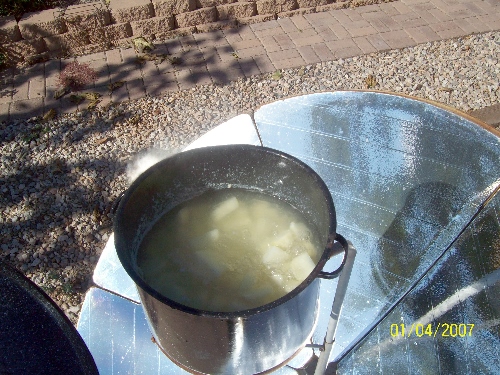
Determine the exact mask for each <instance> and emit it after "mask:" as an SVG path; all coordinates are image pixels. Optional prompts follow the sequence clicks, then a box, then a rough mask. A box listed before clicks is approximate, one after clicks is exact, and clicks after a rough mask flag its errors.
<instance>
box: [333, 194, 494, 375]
mask: <svg viewBox="0 0 500 375" xmlns="http://www.w3.org/2000/svg"><path fill="white" fill-rule="evenodd" d="M499 219H500V194H497V196H496V197H495V198H494V200H493V201H492V202H490V204H489V205H488V206H487V207H486V209H484V210H483V211H482V212H481V214H480V215H479V216H478V217H477V218H476V219H475V220H474V221H473V222H472V224H471V225H470V226H469V227H468V228H467V229H466V230H465V232H464V233H463V234H462V235H461V236H460V237H459V238H458V239H457V240H456V241H455V242H454V243H453V244H452V246H451V247H450V248H449V249H448V250H447V251H446V253H445V254H444V256H443V257H442V258H441V259H440V260H439V261H438V262H437V263H436V265H435V266H433V267H432V268H431V270H430V271H429V273H428V274H426V275H425V277H424V278H423V279H422V280H421V281H420V282H419V283H418V284H417V285H416V287H415V288H414V289H413V290H412V291H411V292H410V293H409V294H408V295H407V296H406V297H405V298H404V299H403V300H402V301H401V303H399V304H398V305H397V306H396V308H395V309H394V310H393V311H391V312H390V313H389V315H388V316H387V317H386V318H385V319H384V320H382V322H381V323H380V324H379V325H378V326H377V327H376V328H375V329H374V330H373V331H372V332H370V333H369V334H368V336H367V337H366V338H365V339H364V340H363V341H362V342H361V343H360V344H359V345H358V346H357V347H356V348H355V349H354V350H353V351H351V352H350V353H349V354H348V355H347V356H346V357H345V358H343V359H342V360H341V361H340V363H339V368H338V374H339V375H344V374H379V373H380V374H382V373H384V374H390V373H394V374H450V375H451V374H453V375H455V374H498V373H499V372H500V356H499V355H498V353H499V348H500V298H499V296H500V237H499V233H500V220H499Z"/></svg>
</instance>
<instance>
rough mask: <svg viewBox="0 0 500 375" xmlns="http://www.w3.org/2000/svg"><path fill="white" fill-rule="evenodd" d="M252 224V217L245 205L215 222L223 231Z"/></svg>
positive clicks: (239, 228) (238, 228)
mask: <svg viewBox="0 0 500 375" xmlns="http://www.w3.org/2000/svg"><path fill="white" fill-rule="evenodd" d="M251 224H252V219H251V217H250V215H249V213H248V210H247V209H246V208H245V207H241V205H240V207H238V208H237V209H235V210H233V211H232V212H230V213H229V214H227V215H226V216H225V217H224V218H222V219H220V220H218V222H217V223H216V224H215V226H216V227H217V229H219V230H220V231H221V232H230V231H234V230H241V229H244V228H248V227H249V226H250V225H251Z"/></svg>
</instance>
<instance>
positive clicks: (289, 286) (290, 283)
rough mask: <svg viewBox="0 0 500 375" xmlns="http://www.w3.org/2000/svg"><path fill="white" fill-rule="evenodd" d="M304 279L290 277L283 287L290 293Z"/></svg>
mask: <svg viewBox="0 0 500 375" xmlns="http://www.w3.org/2000/svg"><path fill="white" fill-rule="evenodd" d="M302 281H304V280H302ZM302 281H300V280H294V279H289V280H287V281H286V282H285V284H284V286H283V289H285V291H286V292H287V293H290V292H291V291H292V290H294V289H295V288H297V287H298V286H299V284H300V283H301V282H302Z"/></svg>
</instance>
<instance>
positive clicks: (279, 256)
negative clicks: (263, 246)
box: [262, 246, 290, 265]
mask: <svg viewBox="0 0 500 375" xmlns="http://www.w3.org/2000/svg"><path fill="white" fill-rule="evenodd" d="M289 258H290V255H289V254H287V253H286V252H285V251H283V250H281V249H280V248H279V247H276V246H269V247H268V248H267V251H266V252H265V253H264V255H263V256H262V261H263V262H264V264H266V265H273V264H278V263H282V262H285V261H287V260H288V259H289Z"/></svg>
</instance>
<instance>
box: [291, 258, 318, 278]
mask: <svg viewBox="0 0 500 375" xmlns="http://www.w3.org/2000/svg"><path fill="white" fill-rule="evenodd" d="M314 267H316V265H315V264H314V262H313V260H312V259H311V257H310V256H309V254H307V253H302V254H300V255H298V256H296V257H295V258H293V259H292V261H291V262H290V269H291V271H292V275H293V276H294V277H295V278H296V279H297V280H299V281H301V282H302V281H304V280H305V279H306V277H307V276H309V274H310V273H311V272H312V270H313V269H314Z"/></svg>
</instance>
